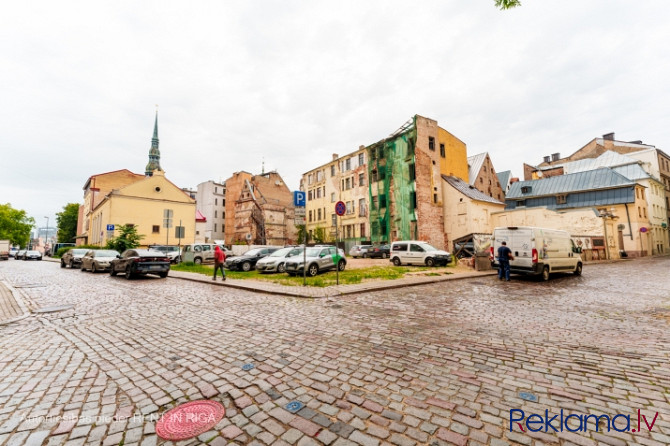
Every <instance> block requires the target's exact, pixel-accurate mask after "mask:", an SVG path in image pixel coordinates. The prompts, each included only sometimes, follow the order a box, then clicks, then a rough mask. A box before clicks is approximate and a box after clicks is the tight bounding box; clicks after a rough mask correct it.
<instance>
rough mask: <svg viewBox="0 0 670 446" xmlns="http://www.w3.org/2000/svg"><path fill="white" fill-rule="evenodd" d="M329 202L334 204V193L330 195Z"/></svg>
mask: <svg viewBox="0 0 670 446" xmlns="http://www.w3.org/2000/svg"><path fill="white" fill-rule="evenodd" d="M330 202H331V203H335V192H333V193H331V194H330Z"/></svg>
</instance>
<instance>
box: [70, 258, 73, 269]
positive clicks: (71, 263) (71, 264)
mask: <svg viewBox="0 0 670 446" xmlns="http://www.w3.org/2000/svg"><path fill="white" fill-rule="evenodd" d="M72 268H74V262H73V261H72V260H70V269H72Z"/></svg>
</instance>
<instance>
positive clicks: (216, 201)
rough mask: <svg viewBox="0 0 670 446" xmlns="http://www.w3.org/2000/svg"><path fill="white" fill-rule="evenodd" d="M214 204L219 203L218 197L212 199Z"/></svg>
mask: <svg viewBox="0 0 670 446" xmlns="http://www.w3.org/2000/svg"><path fill="white" fill-rule="evenodd" d="M214 205H216V206H218V205H219V199H218V198H215V199H214Z"/></svg>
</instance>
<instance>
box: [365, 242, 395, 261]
mask: <svg viewBox="0 0 670 446" xmlns="http://www.w3.org/2000/svg"><path fill="white" fill-rule="evenodd" d="M390 252H391V245H381V246H373V247H371V248H368V251H367V252H366V253H365V254H366V255H367V256H368V257H370V258H371V259H388V257H389V254H390Z"/></svg>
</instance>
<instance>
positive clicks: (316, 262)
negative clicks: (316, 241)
mask: <svg viewBox="0 0 670 446" xmlns="http://www.w3.org/2000/svg"><path fill="white" fill-rule="evenodd" d="M301 254H302V253H301ZM303 256H305V257H303ZM346 266H347V260H346V259H345V258H344V256H342V253H341V252H340V251H339V250H338V249H337V248H335V247H334V246H323V247H313V248H307V252H306V253H304V254H302V255H298V256H295V257H293V258H292V259H291V260H287V261H286V272H287V273H288V274H289V275H290V276H295V275H298V274H300V275H302V274H303V270H304V269H305V268H307V275H308V276H311V277H314V276H316V275H317V274H319V273H320V272H321V271H328V270H334V269H335V268H337V269H338V270H340V271H344V268H345V267H346Z"/></svg>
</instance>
